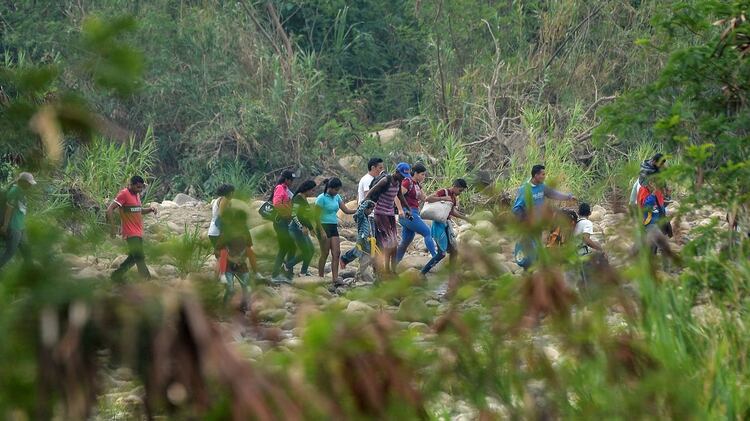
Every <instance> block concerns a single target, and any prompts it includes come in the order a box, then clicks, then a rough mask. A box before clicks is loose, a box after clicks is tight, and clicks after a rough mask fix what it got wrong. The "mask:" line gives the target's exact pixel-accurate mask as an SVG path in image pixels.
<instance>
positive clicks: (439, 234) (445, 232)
mask: <svg viewBox="0 0 750 421" xmlns="http://www.w3.org/2000/svg"><path fill="white" fill-rule="evenodd" d="M432 228H433V229H432V234H433V236H435V238H437V239H438V240H440V241H437V242H436V243H437V244H438V245H439V244H441V242H442V243H444V247H443V246H438V251H437V254H435V255H434V256H432V259H430V261H429V262H427V264H426V265H424V267H423V268H422V270H421V271H420V272H422V274H423V275H424V274H427V272H429V271H430V270H432V268H434V267H435V265H437V264H438V263H440V261H441V260H443V259H444V258H445V255H446V253H448V254H450V261H449V262H448V263H450V269H451V271H452V270H453V265H454V263H455V260H456V253H455V251H456V250H455V249H454V246H453V244H452V243H451V236H452V234H451V231H450V225H448V224H445V225H444V224H441V223H438V222H433V223H432Z"/></svg>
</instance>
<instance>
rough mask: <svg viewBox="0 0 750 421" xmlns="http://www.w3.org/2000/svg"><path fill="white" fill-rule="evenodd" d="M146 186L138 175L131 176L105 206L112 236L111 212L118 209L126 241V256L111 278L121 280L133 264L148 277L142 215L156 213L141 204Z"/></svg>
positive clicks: (153, 209) (114, 229) (113, 228)
mask: <svg viewBox="0 0 750 421" xmlns="http://www.w3.org/2000/svg"><path fill="white" fill-rule="evenodd" d="M145 188H146V183H145V182H144V181H143V178H142V177H140V176H137V175H136V176H133V177H132V178H131V179H130V185H128V187H126V188H124V189H122V190H120V193H118V194H117V197H115V200H114V201H113V202H112V203H111V204H110V205H109V207H108V208H107V220H108V221H109V223H110V226H111V227H112V232H111V234H112V237H114V236H115V235H116V233H117V226H115V223H114V218H113V214H114V212H115V210H119V211H120V224H121V229H120V231H121V233H122V238H124V239H125V241H126V242H127V243H128V258H127V259H125V261H124V262H122V264H121V265H120V267H118V268H117V269H116V270H115V271H114V272H112V280H113V281H116V282H121V281H122V279H123V276H124V275H125V272H127V271H128V269H130V268H131V267H132V266H133V265H136V266H137V267H138V273H139V274H140V275H141V277H142V278H144V279H150V278H151V273H149V271H148V267H147V266H146V257H145V256H144V254H143V216H142V215H145V214H149V213H153V214H156V208H154V207H148V208H144V207H142V206H141V193H142V192H143V189H145Z"/></svg>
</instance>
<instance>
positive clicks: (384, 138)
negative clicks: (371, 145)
mask: <svg viewBox="0 0 750 421" xmlns="http://www.w3.org/2000/svg"><path fill="white" fill-rule="evenodd" d="M401 133H402V131H401V129H399V128H392V129H383V130H378V131H376V132H372V133H370V136H372V137H374V138H376V139H378V140H379V141H380V144H382V145H387V144H389V143H391V142H392V141H393V140H394V139H395V138H397V137H398V136H400V135H401Z"/></svg>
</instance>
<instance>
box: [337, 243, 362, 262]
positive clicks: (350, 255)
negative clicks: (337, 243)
mask: <svg viewBox="0 0 750 421" xmlns="http://www.w3.org/2000/svg"><path fill="white" fill-rule="evenodd" d="M361 254H362V252H361V251H359V249H358V248H357V247H356V246H355V247H352V248H351V249H349V250H348V251H347V252H346V253H344V254H342V255H341V260H343V261H344V263H346V264H347V265H348V264H349V263H351V262H353V261H355V260H357V258H358V257H359V256H360V255H361Z"/></svg>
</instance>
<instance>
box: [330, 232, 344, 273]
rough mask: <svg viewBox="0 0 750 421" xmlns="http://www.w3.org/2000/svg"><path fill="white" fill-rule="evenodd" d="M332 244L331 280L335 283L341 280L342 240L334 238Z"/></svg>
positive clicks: (331, 240)
mask: <svg viewBox="0 0 750 421" xmlns="http://www.w3.org/2000/svg"><path fill="white" fill-rule="evenodd" d="M330 242H331V278H332V279H333V282H336V280H337V279H338V278H339V265H338V262H339V258H340V257H341V238H339V237H333V238H331V239H330Z"/></svg>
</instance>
